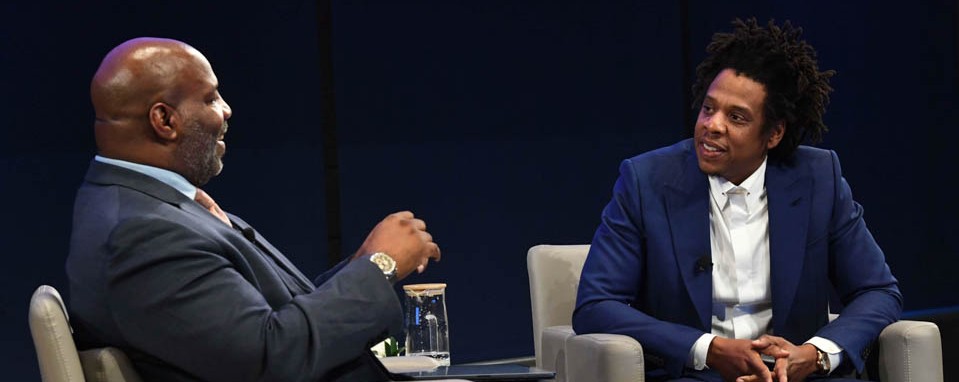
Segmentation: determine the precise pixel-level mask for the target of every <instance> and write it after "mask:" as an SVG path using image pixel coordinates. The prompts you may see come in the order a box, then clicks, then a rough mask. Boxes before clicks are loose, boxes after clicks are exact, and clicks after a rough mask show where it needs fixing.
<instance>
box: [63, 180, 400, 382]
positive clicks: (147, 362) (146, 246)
mask: <svg viewBox="0 0 959 382" xmlns="http://www.w3.org/2000/svg"><path fill="white" fill-rule="evenodd" d="M229 216H230V219H231V220H232V223H233V225H234V227H230V226H227V225H226V224H223V222H221V221H219V220H217V219H216V218H215V217H214V216H213V215H212V214H210V213H209V211H207V210H205V209H204V208H203V207H201V206H200V205H199V204H198V203H196V202H195V201H193V200H191V199H189V198H187V197H186V196H184V195H183V194H182V193H180V192H179V191H176V190H175V189H173V188H172V187H170V186H168V185H166V184H164V183H162V182H160V181H158V180H156V179H154V178H152V177H149V176H147V175H144V174H141V173H138V172H135V171H131V170H128V169H125V168H122V167H118V166H114V165H110V164H105V163H100V162H96V161H94V162H92V163H91V165H90V169H89V171H88V172H87V175H86V179H85V181H84V183H83V185H82V186H81V187H80V190H79V192H78V193H77V198H76V205H75V210H74V220H73V234H72V237H71V242H70V255H69V257H68V258H67V276H68V277H69V279H70V304H69V307H70V310H71V323H72V324H73V326H74V327H75V329H76V333H77V339H78V343H79V346H80V347H100V346H115V347H118V348H121V349H123V350H125V351H126V352H127V354H128V355H130V358H131V359H132V360H133V362H134V366H135V367H136V368H137V369H138V371H139V372H140V374H141V375H142V376H143V377H144V379H145V380H148V381H149V380H155V381H255V380H263V381H318V380H331V379H342V380H376V379H380V380H383V379H385V376H383V375H382V373H380V372H379V370H378V369H377V368H376V367H375V365H371V364H369V362H376V361H375V360H372V359H370V357H369V354H368V353H369V352H368V349H369V346H371V345H372V343H373V342H376V341H378V340H380V339H382V338H383V337H384V336H385V335H386V334H387V333H388V332H389V333H393V334H399V332H400V330H401V327H402V312H401V308H400V303H399V299H398V298H397V296H396V293H395V291H394V289H393V287H392V285H391V284H390V283H389V282H388V281H387V280H386V279H385V278H384V277H383V273H382V271H380V270H379V268H378V267H376V266H375V265H373V264H372V263H370V262H369V261H353V262H349V261H345V262H343V263H341V264H340V265H338V266H337V267H335V268H334V269H332V270H330V271H328V272H327V273H326V274H324V275H322V276H320V277H319V278H317V279H316V280H315V281H313V282H311V281H310V280H309V279H307V278H306V277H304V276H303V274H302V273H300V271H299V270H297V269H296V267H295V266H294V265H293V264H292V263H290V261H289V260H288V259H287V258H286V257H285V256H283V254H281V253H280V251H278V250H277V249H276V248H274V247H273V246H272V245H270V243H269V242H267V241H266V239H264V238H263V237H262V236H260V235H259V233H256V231H254V230H253V229H252V228H251V227H250V226H249V225H248V224H246V222H244V221H242V220H240V219H239V218H237V217H236V216H233V215H229Z"/></svg>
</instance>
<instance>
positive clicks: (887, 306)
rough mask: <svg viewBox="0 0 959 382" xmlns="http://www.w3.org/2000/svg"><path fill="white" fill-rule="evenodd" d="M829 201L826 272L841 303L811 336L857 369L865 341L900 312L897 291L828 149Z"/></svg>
mask: <svg viewBox="0 0 959 382" xmlns="http://www.w3.org/2000/svg"><path fill="white" fill-rule="evenodd" d="M831 154H832V156H831V159H832V170H833V177H834V184H835V195H836V197H835V199H834V200H835V204H834V206H833V215H832V218H831V221H830V233H829V253H830V257H829V278H830V280H832V284H833V287H834V288H835V289H836V292H837V293H838V294H839V296H840V298H841V300H842V303H843V305H844V307H843V308H842V311H841V312H840V315H839V318H837V319H836V320H834V321H833V322H831V323H829V324H828V325H826V326H824V327H823V328H822V329H820V330H819V331H818V332H817V334H816V335H817V336H820V337H823V338H828V339H830V340H832V341H833V342H835V343H836V344H837V345H839V346H840V347H842V348H843V349H844V352H845V354H846V357H847V359H848V360H850V361H851V362H852V364H853V366H855V368H856V369H857V370H859V371H862V369H863V367H864V365H865V358H866V357H867V355H868V354H867V352H868V349H869V347H870V346H869V345H870V344H871V343H872V342H873V341H875V340H876V338H878V337H879V333H880V332H881V331H882V329H883V328H885V327H886V326H887V325H889V324H891V323H893V322H895V321H897V320H898V319H899V317H900V314H901V313H902V294H901V293H900V291H899V287H898V282H897V281H896V278H895V277H893V275H892V273H891V272H890V270H889V266H888V265H887V264H886V260H885V256H884V255H883V252H882V250H881V249H880V248H879V245H878V244H877V243H876V240H875V239H874V238H873V236H872V234H871V233H870V232H869V230H868V229H867V228H866V223H865V221H864V220H863V209H862V206H860V205H859V203H856V202H855V201H854V200H853V198H852V191H851V190H850V188H849V184H848V183H847V182H846V179H845V178H843V177H842V173H841V169H840V166H839V158H838V157H837V156H836V153H835V152H831Z"/></svg>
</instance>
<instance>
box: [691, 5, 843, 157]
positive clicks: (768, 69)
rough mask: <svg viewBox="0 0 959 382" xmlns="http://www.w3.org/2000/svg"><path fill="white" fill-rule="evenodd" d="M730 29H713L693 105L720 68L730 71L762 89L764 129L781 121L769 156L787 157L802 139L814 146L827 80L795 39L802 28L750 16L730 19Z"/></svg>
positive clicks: (819, 133) (830, 73)
mask: <svg viewBox="0 0 959 382" xmlns="http://www.w3.org/2000/svg"><path fill="white" fill-rule="evenodd" d="M733 26H734V27H735V31H733V32H732V33H716V34H714V35H713V41H712V42H711V43H710V44H709V46H707V47H706V53H707V54H708V57H707V58H706V59H705V60H704V61H703V62H702V63H701V64H699V66H698V67H696V77H697V78H696V83H695V84H694V85H693V97H694V101H693V108H694V109H695V110H698V109H699V108H700V107H702V104H703V99H704V98H705V96H706V90H707V89H708V88H709V85H710V84H712V82H713V80H714V79H715V78H716V76H717V75H718V74H719V72H721V71H723V70H724V69H733V70H735V71H736V74H739V75H745V76H746V77H749V78H750V79H752V80H753V81H756V82H758V83H760V84H763V86H765V88H766V99H765V101H764V102H763V115H764V116H765V121H764V123H763V126H762V130H763V132H764V133H766V132H769V131H770V129H772V128H773V126H775V125H776V124H777V123H778V122H780V121H783V122H785V126H786V131H785V132H784V134H783V138H782V140H781V141H780V142H779V145H777V146H776V147H775V148H773V149H772V150H770V151H769V156H770V157H771V158H773V159H777V160H781V159H785V158H788V157H789V156H790V155H792V153H793V152H794V151H796V147H797V146H799V144H801V143H803V141H807V140H808V142H809V143H812V144H815V143H819V142H821V141H822V136H823V133H825V132H826V131H827V128H826V125H825V124H824V123H823V120H822V116H823V113H825V111H826V104H828V103H829V92H831V91H832V87H830V86H829V78H830V77H832V76H833V75H834V74H835V73H836V72H835V71H834V70H827V71H825V72H820V71H819V68H818V65H817V63H816V51H815V50H814V49H813V47H812V46H811V45H809V44H808V43H806V41H805V40H801V39H800V36H801V35H802V28H798V27H793V26H792V24H790V22H789V21H786V22H785V23H784V24H783V26H782V27H779V26H777V25H776V24H775V22H774V21H773V20H770V21H769V23H768V25H767V26H766V28H763V27H761V26H760V25H759V24H758V23H757V22H756V19H755V18H750V19H748V20H746V21H743V20H741V19H738V18H737V19H735V20H733Z"/></svg>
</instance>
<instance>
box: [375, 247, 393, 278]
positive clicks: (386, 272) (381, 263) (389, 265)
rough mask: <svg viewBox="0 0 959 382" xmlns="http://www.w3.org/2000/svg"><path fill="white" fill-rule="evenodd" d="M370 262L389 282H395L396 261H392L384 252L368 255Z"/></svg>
mask: <svg viewBox="0 0 959 382" xmlns="http://www.w3.org/2000/svg"><path fill="white" fill-rule="evenodd" d="M370 261H372V262H373V264H376V266H377V267H380V270H381V271H383V276H386V279H387V280H389V282H395V281H396V260H393V258H392V257H390V255H387V254H386V252H377V253H374V254H372V255H370Z"/></svg>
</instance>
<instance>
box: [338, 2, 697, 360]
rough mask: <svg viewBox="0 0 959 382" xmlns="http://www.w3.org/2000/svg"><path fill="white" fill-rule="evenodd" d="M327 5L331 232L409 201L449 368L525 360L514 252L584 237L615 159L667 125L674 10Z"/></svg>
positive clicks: (676, 62) (617, 5)
mask: <svg viewBox="0 0 959 382" xmlns="http://www.w3.org/2000/svg"><path fill="white" fill-rule="evenodd" d="M334 5H335V7H334V10H333V14H334V15H335V19H336V23H335V28H334V33H333V35H334V37H335V44H334V50H333V57H334V62H335V73H336V94H337V123H338V125H339V128H338V133H339V136H340V146H339V149H340V166H341V171H342V172H341V176H342V189H343V211H344V216H343V225H344V238H345V239H344V243H351V242H353V243H358V242H359V241H360V240H362V238H363V235H365V230H367V229H368V228H369V226H370V222H373V221H376V220H377V219H379V218H382V216H383V215H384V214H386V213H387V212H390V211H394V210H399V209H411V210H412V211H413V212H414V213H416V214H418V215H419V216H422V217H423V218H424V219H426V221H427V224H428V225H429V227H430V231H431V233H432V234H433V236H434V238H435V240H436V241H437V243H439V244H440V246H441V248H442V250H443V253H444V257H443V260H442V262H440V263H438V264H434V265H433V266H431V267H430V268H429V270H428V272H427V273H425V274H423V275H418V276H416V277H411V278H410V279H409V280H408V282H420V281H422V282H434V281H442V282H447V283H448V284H449V287H448V290H447V294H448V305H449V316H450V317H449V318H450V322H451V324H450V325H451V343H452V357H453V362H469V361H477V360H483V359H495V358H507V357H517V356H525V355H529V354H532V329H531V328H532V323H531V318H530V303H529V287H528V283H527V276H526V251H527V250H528V249H529V247H531V246H533V245H536V244H542V243H554V244H555V243H585V242H588V241H589V240H590V238H591V237H592V233H593V230H594V229H595V227H596V223H597V221H598V217H599V211H600V210H601V208H602V207H603V205H605V203H606V201H607V198H608V195H609V192H610V189H611V187H612V184H613V181H615V179H616V176H617V173H618V172H617V168H618V164H619V162H620V161H621V160H623V159H625V158H626V157H628V156H630V155H632V154H634V153H637V152H640V151H644V150H647V149H650V148H654V147H658V146H661V145H664V144H667V143H670V142H672V141H675V140H677V139H678V138H680V137H681V136H682V133H683V126H682V118H683V111H684V102H683V93H682V87H681V86H678V85H679V84H680V83H681V82H682V79H683V73H682V62H681V60H680V58H681V54H680V41H681V39H680V29H679V20H678V14H679V12H678V11H679V8H678V7H676V6H674V5H669V4H665V5H644V4H638V3H634V2H606V3H599V4H596V3H593V2H585V1H584V2H561V3H555V2H515V1H484V2H476V3H473V4H469V5H454V4H452V3H445V2H422V3H416V4H402V5H400V4H397V3H395V2H393V1H372V2H371V1H367V2H359V3H358V2H350V1H342V2H335V3H334ZM351 237H352V238H351Z"/></svg>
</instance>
